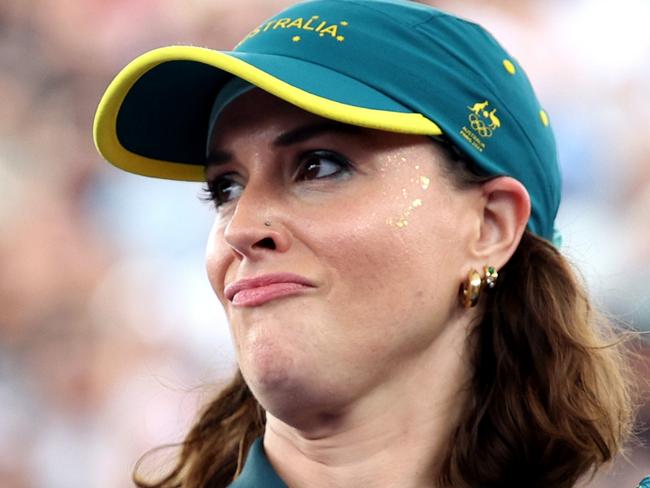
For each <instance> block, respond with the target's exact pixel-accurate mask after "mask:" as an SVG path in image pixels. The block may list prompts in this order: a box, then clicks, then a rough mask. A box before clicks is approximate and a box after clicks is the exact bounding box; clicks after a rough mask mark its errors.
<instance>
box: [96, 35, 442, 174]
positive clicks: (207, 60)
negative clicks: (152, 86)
mask: <svg viewBox="0 0 650 488" xmlns="http://www.w3.org/2000/svg"><path fill="white" fill-rule="evenodd" d="M178 60H184V61H196V62H199V63H204V64H207V65H210V66H214V67H216V68H219V69H222V70H224V71H227V72H229V73H231V74H233V75H235V76H237V77H239V78H242V79H244V80H246V81H248V82H250V83H252V84H253V85H256V86H258V87H260V88H261V89H263V90H265V91H267V92H269V93H271V94H272V95H275V96H277V97H279V98H281V99H283V100H285V101H287V102H289V103H291V104H293V105H296V106H298V107H300V108H302V109H303V110H306V111H308V112H312V113H315V114H316V115H320V116H322V117H325V118H328V119H333V120H337V121H339V122H343V123H346V124H351V125H357V126H361V127H367V128H370V129H379V130H386V131H390V132H402V133H406V134H421V135H441V134H442V131H441V130H440V127H438V126H437V125H436V124H435V123H434V122H432V121H431V120H429V119H427V118H426V117H424V116H423V115H422V114H419V113H403V112H391V111H386V110H375V109H369V108H364V107H357V106H354V105H348V104H345V103H340V102H335V101H333V100H329V99H327V98H323V97H319V96H317V95H314V94H312V93H308V92H306V91H304V90H301V89H300V88H296V87H294V86H292V85H290V84H288V83H286V82H284V81H282V80H280V79H278V78H276V77H274V76H272V75H270V74H268V73H266V72H264V71H262V70H261V69H259V68H257V67H255V66H253V65H251V64H249V63H247V62H245V61H242V60H241V59H238V58H236V57H234V56H231V55H229V54H225V53H222V52H219V51H214V50H211V49H206V48H200V47H194V46H169V47H163V48H159V49H155V50H153V51H149V52H148V53H145V54H143V55H142V56H140V57H138V58H136V59H134V60H133V61H132V62H131V63H129V64H128V65H127V66H126V67H125V68H124V69H123V70H122V71H121V72H120V73H119V74H118V75H117V76H116V77H115V79H114V80H113V81H112V83H111V84H110V85H109V86H108V88H107V89H106V92H105V93H104V96H103V97H102V99H101V101H100V103H99V107H98V108H97V112H96V114H95V121H94V125H93V137H94V140H95V146H96V147H97V150H98V151H99V153H100V154H101V155H102V156H103V157H104V158H105V159H106V160H108V161H109V162H110V163H112V164H113V165H115V166H117V167H119V168H121V169H124V170H126V171H129V172H132V173H137V174H141V175H145V176H155V177H159V178H167V179H174V180H187V181H203V179H204V175H203V166H202V165H192V164H182V163H173V162H169V161H163V160H158V159H153V158H147V157H145V156H141V155H139V154H136V153H134V152H131V151H129V150H128V149H126V148H125V147H124V146H122V144H121V143H120V141H119V140H118V138H117V132H116V125H117V115H118V113H119V110H120V107H121V105H122V102H123V101H124V99H125V97H126V96H127V94H128V92H129V90H130V89H131V88H132V87H133V85H134V84H135V83H136V82H137V80H138V79H140V77H141V76H142V75H144V74H145V73H146V72H147V71H149V70H151V69H152V68H154V67H156V66H157V65H159V64H162V63H164V62H167V61H178Z"/></svg>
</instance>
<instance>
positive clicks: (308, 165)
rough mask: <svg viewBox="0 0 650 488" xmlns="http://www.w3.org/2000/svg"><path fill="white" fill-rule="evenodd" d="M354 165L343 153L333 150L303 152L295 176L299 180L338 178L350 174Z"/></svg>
mask: <svg viewBox="0 0 650 488" xmlns="http://www.w3.org/2000/svg"><path fill="white" fill-rule="evenodd" d="M351 169H352V165H351V164H350V162H349V161H348V160H347V159H346V158H345V157H344V156H342V155H340V154H338V153H336V152H333V151H325V150H318V151H309V152H307V153H303V154H302V155H301V157H300V162H299V165H298V168H297V170H296V174H295V176H294V178H295V179H296V180H297V181H304V180H321V179H326V178H338V177H342V176H345V175H348V174H349V173H350V172H351Z"/></svg>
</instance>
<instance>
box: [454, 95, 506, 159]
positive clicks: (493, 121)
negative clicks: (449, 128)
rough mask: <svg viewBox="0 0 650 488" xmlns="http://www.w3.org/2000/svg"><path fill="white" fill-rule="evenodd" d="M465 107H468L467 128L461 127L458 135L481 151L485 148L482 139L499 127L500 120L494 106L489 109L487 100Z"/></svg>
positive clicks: (490, 135)
mask: <svg viewBox="0 0 650 488" xmlns="http://www.w3.org/2000/svg"><path fill="white" fill-rule="evenodd" d="M467 108H468V109H469V115H468V116H467V120H468V121H469V128H468V127H466V126H465V127H463V128H462V129H461V130H460V135H462V136H463V137H464V138H465V139H466V140H467V141H468V142H469V143H470V144H471V145H472V146H474V147H475V148H476V149H478V150H479V151H481V152H482V151H483V150H484V149H485V142H484V141H483V140H484V139H489V138H490V137H492V135H493V134H494V132H495V131H496V130H497V129H498V128H499V127H501V120H500V119H499V117H497V114H496V112H497V109H496V108H493V109H491V110H490V102H489V101H488V100H484V101H483V102H477V103H475V104H474V105H471V106H468V107H467Z"/></svg>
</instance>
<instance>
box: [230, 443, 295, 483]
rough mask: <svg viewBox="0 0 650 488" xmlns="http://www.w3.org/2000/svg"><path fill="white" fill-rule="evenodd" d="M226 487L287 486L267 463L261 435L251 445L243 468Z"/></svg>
mask: <svg viewBox="0 0 650 488" xmlns="http://www.w3.org/2000/svg"><path fill="white" fill-rule="evenodd" d="M228 488H287V485H286V484H285V483H284V481H282V479H281V478H280V477H279V476H278V474H277V473H276V472H275V470H274V469H273V466H271V463H269V460H268V458H267V457H266V454H265V453H264V445H263V444H262V438H261V437H258V438H257V439H255V442H253V444H252V445H251V447H250V449H249V451H248V456H247V457H246V463H245V464H244V469H243V470H242V472H241V474H240V475H239V477H238V478H237V479H236V480H235V481H233V482H232V483H231V484H230V485H228Z"/></svg>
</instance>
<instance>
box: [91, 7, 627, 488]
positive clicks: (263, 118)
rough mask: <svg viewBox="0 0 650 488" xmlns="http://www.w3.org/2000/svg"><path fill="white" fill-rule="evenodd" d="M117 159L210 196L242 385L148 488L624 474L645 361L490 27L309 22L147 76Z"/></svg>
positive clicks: (169, 63)
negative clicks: (635, 360) (562, 241)
mask: <svg viewBox="0 0 650 488" xmlns="http://www.w3.org/2000/svg"><path fill="white" fill-rule="evenodd" d="M95 140H96V144H97V147H98V149H99V151H100V152H101V153H102V154H103V155H104V157H106V159H108V160H109V161H111V162H112V163H113V164H115V165H117V166H119V167H121V168H123V169H126V170H128V171H131V172H135V173H139V174H144V175H149V176H157V177H163V178H173V179H181V180H205V181H206V182H207V190H208V194H209V198H210V199H212V200H213V201H214V204H215V206H216V208H217V217H216V220H215V224H214V227H213V229H212V232H211V235H210V238H209V243H208V249H207V268H208V275H209V278H210V282H211V284H212V286H213V288H214V290H215V293H216V294H217V297H218V298H219V300H220V301H221V302H222V304H223V306H224V307H225V310H226V313H227V316H228V319H229V323H230V327H231V332H232V336H233V340H234V345H235V350H236V353H237V359H238V365H239V371H238V372H237V375H236V376H235V378H234V379H233V381H232V383H231V384H230V385H229V386H228V387H227V388H226V389H225V390H224V391H223V392H221V394H220V395H219V396H218V398H216V399H215V400H214V401H213V402H212V403H211V404H210V405H208V407H207V408H206V410H205V412H204V413H203V414H202V416H201V418H200V419H199V421H198V422H197V423H196V425H195V426H194V427H193V428H192V430H191V431H190V433H189V434H188V436H187V438H186V440H185V442H184V444H183V450H182V453H181V457H180V459H179V461H178V464H177V465H176V467H175V468H174V469H173V471H172V472H171V473H170V474H169V475H168V476H166V477H165V478H164V479H163V480H160V481H159V482H156V483H146V482H144V481H138V482H137V484H138V486H156V487H172V486H183V487H204V486H209V487H224V486H232V487H236V488H246V487H253V486H263V487H282V486H290V487H307V486H308V487H321V486H323V487H324V486H341V487H347V486H364V487H395V486H399V487H432V486H435V487H454V488H457V487H479V486H486V487H493V486H528V487H537V486H538V487H549V486H553V487H570V486H574V484H575V483H576V481H577V480H578V478H579V477H581V476H582V475H584V474H586V473H588V472H589V471H590V470H593V471H595V470H596V469H598V468H600V467H601V466H602V465H604V464H605V463H606V462H607V461H609V460H611V459H612V458H613V457H614V456H615V455H616V454H618V453H619V452H620V451H621V449H622V445H623V442H624V441H625V440H626V438H627V437H628V436H629V434H630V426H631V418H632V412H631V406H630V398H629V387H628V383H627V376H626V373H625V371H626V369H625V363H624V362H623V356H622V352H621V350H620V346H619V345H614V342H615V337H614V335H613V334H612V333H611V332H608V331H609V329H608V328H607V327H606V325H605V324H597V323H596V320H597V318H596V316H595V314H594V313H593V312H592V311H591V309H590V305H589V302H588V300H587V298H586V296H585V293H584V291H583V289H582V287H581V285H580V284H579V283H578V282H577V280H576V278H575V276H574V274H573V272H572V270H571V269H570V267H569V265H568V264H567V262H566V260H565V259H564V258H563V257H562V255H561V254H560V253H559V251H558V250H557V249H556V248H555V247H554V244H553V243H552V241H553V239H554V238H555V237H556V236H555V232H554V227H553V222H554V219H555V215H556V213H557V208H558V205H559V200H560V179H559V174H558V168H557V162H556V154H555V144H554V139H553V134H552V131H551V127H550V124H549V119H548V116H547V115H546V113H545V112H544V110H543V109H542V108H541V106H540V105H539V102H538V101H537V99H536V97H535V95H534V93H533V90H532V88H531V87H530V84H529V82H528V79H527V78H526V75H525V74H524V72H523V70H522V68H521V67H520V66H519V65H518V64H517V62H516V61H515V60H514V59H512V58H511V57H510V56H509V55H508V54H507V53H506V52H505V51H504V50H503V48H502V47H501V46H500V45H499V44H498V43H497V42H496V41H495V40H494V39H493V38H492V37H491V36H490V35H489V34H488V33H486V32H485V31H484V30H483V29H482V28H481V27H479V26H477V25H475V24H472V23H469V22H466V21H463V20H461V19H458V18H456V17H453V16H450V15H448V14H445V13H443V12H440V11H438V10H434V9H432V8H429V7H426V6H423V5H419V4H415V3H411V2H404V1H399V0H397V1H385V0H372V1H368V0H363V1H361V0H357V1H354V0H351V1H346V0H318V1H311V2H304V3H300V4H297V5H294V6H293V7H291V8H289V9H287V10H286V11H284V12H281V13H280V14H278V15H276V16H275V17H273V18H272V19H270V20H269V21H267V22H265V23H263V24H262V25H261V26H259V27H258V28H256V29H255V30H253V31H252V32H251V33H250V34H249V35H248V36H247V37H246V38H245V39H244V40H243V41H242V42H241V43H240V44H239V45H238V46H237V48H236V49H235V50H234V51H232V52H229V53H220V52H216V51H211V50H207V49H201V48H195V47H170V48H163V49H160V50H156V51H153V52H151V53H148V54H145V55H144V56H142V57H140V58H138V59H136V60H135V61H133V62H132V63H131V64H130V65H129V66H127V67H126V68H125V69H124V70H123V71H122V72H121V73H120V74H119V75H118V77H117V78H116V79H115V81H114V82H113V83H112V84H111V86H110V87H109V88H108V90H107V92H106V94H105V95H104V98H103V100H102V102H101V104H100V107H99V109H98V113H97V117H96V120H95ZM556 244H557V242H556Z"/></svg>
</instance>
